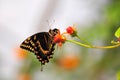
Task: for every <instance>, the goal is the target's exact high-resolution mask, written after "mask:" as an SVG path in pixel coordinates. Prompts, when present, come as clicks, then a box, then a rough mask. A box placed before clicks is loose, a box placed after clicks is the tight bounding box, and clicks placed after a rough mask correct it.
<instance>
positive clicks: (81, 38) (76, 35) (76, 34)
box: [76, 34, 92, 46]
mask: <svg viewBox="0 0 120 80" xmlns="http://www.w3.org/2000/svg"><path fill="white" fill-rule="evenodd" d="M76 37H77V38H78V39H80V40H82V41H83V42H85V43H86V44H88V45H89V46H92V45H91V44H90V43H89V42H88V41H86V40H85V39H84V38H82V37H80V36H78V35H77V34H76Z"/></svg>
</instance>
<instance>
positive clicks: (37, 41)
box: [20, 28, 59, 65]
mask: <svg viewBox="0 0 120 80" xmlns="http://www.w3.org/2000/svg"><path fill="white" fill-rule="evenodd" d="M58 33H59V30H58V29H56V28H55V29H53V30H51V29H50V30H49V32H39V33H36V34H34V35H32V36H30V37H28V38H27V39H26V40H24V41H23V42H22V44H21V45H20V48H22V49H25V50H28V51H30V52H32V53H34V54H35V55H36V58H37V59H38V60H39V61H40V62H41V65H45V63H48V62H49V59H50V58H52V56H53V51H54V49H55V48H54V46H55V43H54V42H53V39H54V36H55V35H56V34H58Z"/></svg>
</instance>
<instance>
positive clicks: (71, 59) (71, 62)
mask: <svg viewBox="0 0 120 80" xmlns="http://www.w3.org/2000/svg"><path fill="white" fill-rule="evenodd" d="M58 62H59V65H60V67H62V68H64V69H66V70H73V69H76V68H77V67H78V66H79V64H80V59H79V57H78V56H75V55H67V56H64V57H62V58H61V59H60V60H59V61H58Z"/></svg>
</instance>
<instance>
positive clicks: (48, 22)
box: [46, 19, 55, 29]
mask: <svg viewBox="0 0 120 80" xmlns="http://www.w3.org/2000/svg"><path fill="white" fill-rule="evenodd" d="M46 22H47V24H48V26H49V27H50V29H51V26H53V24H54V23H55V19H54V20H53V21H52V23H51V24H50V21H49V20H46Z"/></svg>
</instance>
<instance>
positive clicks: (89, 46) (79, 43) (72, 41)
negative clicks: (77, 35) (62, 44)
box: [66, 40, 120, 49]
mask: <svg viewBox="0 0 120 80" xmlns="http://www.w3.org/2000/svg"><path fill="white" fill-rule="evenodd" d="M66 41H68V42H71V43H74V44H78V45H80V46H84V47H87V48H98V49H110V48H116V47H118V46H120V43H119V44H115V45H112V46H91V45H88V44H83V43H81V42H77V41H74V40H66Z"/></svg>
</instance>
